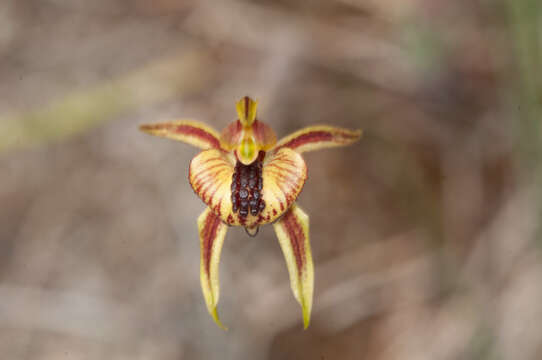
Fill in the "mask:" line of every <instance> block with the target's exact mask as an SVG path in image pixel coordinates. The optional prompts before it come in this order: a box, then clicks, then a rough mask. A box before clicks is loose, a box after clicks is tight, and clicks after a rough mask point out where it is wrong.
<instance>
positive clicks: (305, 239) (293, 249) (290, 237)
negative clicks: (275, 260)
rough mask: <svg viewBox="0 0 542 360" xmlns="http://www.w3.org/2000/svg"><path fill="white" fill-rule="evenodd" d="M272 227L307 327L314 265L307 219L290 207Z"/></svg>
mask: <svg viewBox="0 0 542 360" xmlns="http://www.w3.org/2000/svg"><path fill="white" fill-rule="evenodd" d="M273 227H274V228H275V233H276V234H277V238H278V240H279V244H280V247H281V249H282V252H283V254H284V258H285V259H286V265H287V266H288V273H289V274H290V286H291V288H292V291H293V293H294V296H295V298H296V300H297V301H298V302H299V304H300V305H301V310H302V312H303V327H304V328H305V329H306V328H307V327H308V326H309V321H310V317H311V309H312V293H313V288H314V266H313V264H312V255H311V247H310V242H309V216H308V215H307V214H306V213H305V212H304V211H303V210H301V209H300V208H299V207H298V206H297V205H295V204H294V205H293V206H292V207H291V208H290V210H288V212H286V214H284V216H283V217H282V218H281V219H280V220H279V221H278V222H276V223H275V224H274V225H273Z"/></svg>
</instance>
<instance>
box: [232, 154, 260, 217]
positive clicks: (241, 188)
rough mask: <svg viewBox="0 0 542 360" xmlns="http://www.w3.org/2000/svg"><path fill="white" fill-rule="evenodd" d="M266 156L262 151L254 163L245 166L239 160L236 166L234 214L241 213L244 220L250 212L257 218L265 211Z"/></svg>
mask: <svg viewBox="0 0 542 360" xmlns="http://www.w3.org/2000/svg"><path fill="white" fill-rule="evenodd" d="M264 156H265V152H263V151H260V152H259V154H258V158H257V159H256V160H255V161H254V162H253V163H251V164H249V165H244V164H243V163H241V162H240V161H239V160H237V163H236V164H235V170H234V171H233V175H232V178H231V203H232V210H233V212H234V213H236V212H237V211H239V216H240V217H242V218H245V217H247V216H248V213H249V212H250V214H251V215H253V216H257V215H258V214H259V213H260V212H261V211H262V210H263V209H265V201H264V200H263V199H262V188H263V178H262V166H263V158H264Z"/></svg>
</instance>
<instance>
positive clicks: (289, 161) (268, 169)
mask: <svg viewBox="0 0 542 360" xmlns="http://www.w3.org/2000/svg"><path fill="white" fill-rule="evenodd" d="M305 180H307V165H305V161H304V160H303V157H301V155H299V154H298V153H296V152H295V151H293V150H291V149H288V148H282V149H280V150H278V151H277V152H276V153H275V154H273V155H272V156H271V157H270V159H269V160H268V161H267V162H266V163H264V166H263V189H262V199H263V200H264V201H265V208H264V210H263V211H262V213H261V215H260V216H261V218H262V220H263V223H269V222H273V221H275V220H276V219H277V218H278V217H279V216H280V215H282V214H284V212H285V211H286V210H288V208H289V207H290V206H291V205H292V204H293V203H294V202H295V200H296V199H297V196H298V195H299V193H300V192H301V190H302V189H303V186H304V185H305Z"/></svg>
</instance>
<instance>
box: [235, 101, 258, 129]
mask: <svg viewBox="0 0 542 360" xmlns="http://www.w3.org/2000/svg"><path fill="white" fill-rule="evenodd" d="M257 107H258V102H257V101H254V100H252V99H251V98H250V97H248V96H245V97H243V98H242V99H241V100H239V101H238V102H237V103H236V104H235V108H236V109H237V115H238V116H239V121H241V124H243V126H244V127H250V126H251V125H252V123H253V122H254V120H256V110H257Z"/></svg>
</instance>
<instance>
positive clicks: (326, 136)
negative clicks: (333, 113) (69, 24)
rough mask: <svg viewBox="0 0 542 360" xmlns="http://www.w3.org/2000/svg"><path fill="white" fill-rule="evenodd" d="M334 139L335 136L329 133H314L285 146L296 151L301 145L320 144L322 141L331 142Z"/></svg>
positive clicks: (302, 136)
mask: <svg viewBox="0 0 542 360" xmlns="http://www.w3.org/2000/svg"><path fill="white" fill-rule="evenodd" d="M331 139H333V135H332V134H331V133H329V132H327V131H314V132H310V133H307V134H303V135H300V136H298V137H296V138H294V139H292V140H290V141H288V142H287V143H286V144H284V145H283V146H284V147H288V148H290V149H295V148H297V147H299V146H301V145H305V144H307V143H311V142H320V141H330V140H331Z"/></svg>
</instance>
